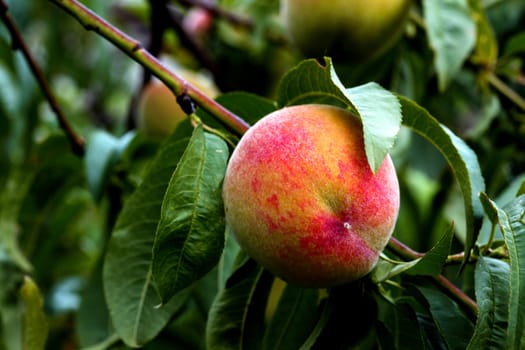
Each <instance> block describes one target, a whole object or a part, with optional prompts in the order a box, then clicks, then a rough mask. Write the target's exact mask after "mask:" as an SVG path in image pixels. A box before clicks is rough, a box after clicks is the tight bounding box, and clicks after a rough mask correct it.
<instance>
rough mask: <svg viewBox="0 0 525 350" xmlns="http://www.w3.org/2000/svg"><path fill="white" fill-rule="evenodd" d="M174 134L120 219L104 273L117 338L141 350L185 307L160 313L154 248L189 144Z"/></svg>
mask: <svg viewBox="0 0 525 350" xmlns="http://www.w3.org/2000/svg"><path fill="white" fill-rule="evenodd" d="M181 136H182V135H178V134H177V133H175V134H174V135H173V136H172V137H171V138H170V139H169V140H168V141H167V143H166V144H165V145H164V146H163V147H162V149H161V150H160V151H159V153H158V155H157V157H156V158H155V160H154V161H153V163H152V165H151V168H150V170H149V171H148V174H147V175H146V177H145V178H144V180H143V182H142V184H141V185H140V186H139V187H138V188H137V190H135V192H134V193H133V194H132V195H131V196H130V198H129V199H128V200H127V202H126V203H125V204H124V207H123V209H122V211H121V213H120V215H119V217H118V220H117V223H116V225H115V228H114V230H113V233H112V236H111V239H110V241H109V244H108V251H107V253H106V257H105V261H104V269H103V283H104V294H105V297H106V301H107V304H108V308H109V311H110V314H111V318H112V321H113V325H114V327H115V330H116V331H117V333H118V335H119V336H120V337H121V338H122V340H123V341H124V342H125V343H126V344H127V345H129V346H134V347H138V346H141V345H143V344H145V343H146V342H147V341H149V340H150V339H152V338H153V337H155V336H156V335H157V334H158V332H160V330H161V329H162V328H163V327H164V326H165V325H166V324H167V323H168V321H169V320H170V318H171V317H172V315H173V313H174V312H175V311H176V310H177V308H179V307H180V305H181V304H182V303H183V301H184V296H183V295H181V298H177V299H174V300H173V301H172V302H170V303H168V304H166V305H164V306H163V307H160V308H158V307H157V306H158V305H159V304H160V303H161V300H160V298H159V296H158V294H157V292H156V290H155V287H154V284H153V281H152V275H151V258H152V248H153V243H154V238H155V230H156V227H157V222H158V221H159V218H160V208H161V204H162V199H163V197H164V192H165V191H166V188H167V186H168V183H169V180H170V178H171V175H172V174H173V172H174V170H175V168H176V166H177V163H178V161H179V159H180V157H181V156H182V154H183V152H184V150H185V148H186V145H187V143H188V139H187V138H180V137H181Z"/></svg>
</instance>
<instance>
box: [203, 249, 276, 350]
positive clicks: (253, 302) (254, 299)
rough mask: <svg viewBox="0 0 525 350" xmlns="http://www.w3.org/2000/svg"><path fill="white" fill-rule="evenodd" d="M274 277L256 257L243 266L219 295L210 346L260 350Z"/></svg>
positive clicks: (210, 319)
mask: <svg viewBox="0 0 525 350" xmlns="http://www.w3.org/2000/svg"><path fill="white" fill-rule="evenodd" d="M272 281H273V277H272V276H271V275H270V274H269V273H268V272H267V271H265V270H264V269H263V268H262V267H260V266H259V265H258V264H257V263H255V262H254V261H253V260H251V259H250V260H248V261H247V262H246V263H244V264H243V265H241V267H239V268H238V269H237V270H236V271H235V272H234V273H233V274H232V275H231V276H230V278H229V279H228V282H227V284H226V287H225V288H224V289H222V290H221V291H220V292H219V293H218V294H217V297H216V298H215V300H214V302H213V304H212V307H211V309H210V313H209V316H208V323H207V328H206V344H207V349H214V350H233V349H250V350H251V349H254V350H256V349H258V348H260V346H261V339H262V337H263V334H262V330H263V328H264V309H265V306H266V299H267V296H268V293H269V291H270V287H271V285H272Z"/></svg>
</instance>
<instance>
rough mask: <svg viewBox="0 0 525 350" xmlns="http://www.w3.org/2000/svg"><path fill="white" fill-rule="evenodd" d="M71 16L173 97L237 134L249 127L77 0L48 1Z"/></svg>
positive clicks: (242, 132)
mask: <svg viewBox="0 0 525 350" xmlns="http://www.w3.org/2000/svg"><path fill="white" fill-rule="evenodd" d="M50 1H51V2H52V3H54V4H56V5H57V6H58V7H60V8H62V9H63V10H64V11H66V12H67V13H68V14H70V15H71V16H72V17H74V18H75V19H76V20H77V21H78V22H79V23H80V24H82V25H83V26H84V27H85V28H86V30H92V31H94V32H96V33H97V34H99V35H100V36H102V37H103V38H105V39H106V40H108V41H109V42H111V43H112V44H113V45H115V46H116V47H118V48H119V49H120V50H122V51H123V52H124V53H126V54H127V55H128V56H130V57H131V58H133V59H134V60H135V61H136V62H138V63H140V64H141V65H142V66H144V67H145V68H147V69H149V70H150V71H151V73H152V74H153V75H155V76H156V77H157V78H159V79H160V80H161V81H162V82H163V83H164V84H166V86H168V87H169V88H170V89H171V90H172V91H173V93H174V94H175V96H181V95H184V94H186V95H188V96H189V97H190V98H191V99H192V100H193V101H194V102H195V103H196V104H197V105H198V106H199V107H201V108H202V109H203V110H205V111H206V112H208V113H210V114H211V115H213V116H214V117H216V118H217V119H219V120H220V121H221V122H223V123H224V124H225V125H227V126H228V127H229V128H231V129H232V130H233V131H234V132H236V133H237V134H238V135H242V134H244V133H245V132H246V131H247V130H248V129H249V127H250V125H249V124H248V123H246V122H245V121H244V120H242V119H241V118H240V117H238V116H237V115H235V114H234V113H232V112H231V111H229V110H228V109H226V108H224V107H223V106H221V105H220V104H219V103H217V102H215V101H214V100H213V99H211V98H210V97H208V96H206V95H205V94H204V93H203V92H201V91H200V90H198V89H196V88H195V87H193V86H192V85H190V84H189V83H188V82H187V81H186V80H184V79H183V78H182V77H180V76H178V75H177V74H175V73H173V72H171V71H170V70H169V69H168V68H166V67H165V66H164V65H163V64H162V63H161V62H159V60H158V59H157V58H156V57H155V56H153V55H152V54H150V53H149V52H148V51H146V50H145V49H144V48H143V47H142V45H141V44H140V43H139V42H138V41H137V40H135V39H133V38H131V37H129V36H127V35H126V34H125V33H123V32H122V31H120V30H119V29H117V28H115V27H114V26H113V25H111V24H110V23H108V22H107V21H105V20H104V19H102V18H100V17H99V16H98V15H97V14H96V13H94V12H93V11H91V10H90V9H89V8H87V7H85V6H84V5H82V4H81V3H79V2H78V1H76V0H50Z"/></svg>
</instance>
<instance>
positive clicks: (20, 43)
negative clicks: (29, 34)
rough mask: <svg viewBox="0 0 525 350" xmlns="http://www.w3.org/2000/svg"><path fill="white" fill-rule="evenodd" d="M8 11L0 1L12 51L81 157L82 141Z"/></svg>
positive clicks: (0, 0)
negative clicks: (20, 57) (19, 56)
mask: <svg viewBox="0 0 525 350" xmlns="http://www.w3.org/2000/svg"><path fill="white" fill-rule="evenodd" d="M8 11H9V8H8V7H7V4H6V3H5V2H4V1H3V0H0V19H1V20H2V22H4V24H5V26H6V27H7V29H8V30H9V33H10V35H11V40H12V46H13V50H20V52H22V55H23V56H24V59H25V60H26V62H27V64H28V65H29V68H30V69H31V72H32V73H33V75H34V77H35V79H36V80H37V82H38V85H39V86H40V89H41V90H42V93H43V94H44V96H45V97H46V99H47V101H48V103H49V106H50V107H51V110H52V111H53V112H54V113H55V116H56V118H57V120H58V124H59V125H60V127H61V128H62V129H63V130H64V132H65V133H66V135H67V137H68V138H69V141H70V142H71V148H72V149H73V152H74V153H75V154H77V155H79V156H83V155H84V151H85V141H84V139H83V138H82V137H80V136H79V135H78V134H77V133H76V132H75V131H74V130H73V127H72V126H71V124H70V123H69V121H68V120H67V118H66V116H65V114H64V113H63V111H62V109H61V108H60V105H59V104H58V102H57V99H56V97H55V94H54V93H53V91H52V89H51V87H50V86H49V84H48V83H47V80H46V79H45V78H44V73H43V72H42V69H41V68H40V66H39V65H38V64H37V62H36V60H35V59H34V58H33V56H32V55H31V52H30V51H29V48H28V47H27V45H26V43H25V41H24V38H23V37H22V35H21V34H20V31H19V30H18V27H17V25H16V23H15V21H14V20H13V18H12V17H11V16H10V14H9V12H8Z"/></svg>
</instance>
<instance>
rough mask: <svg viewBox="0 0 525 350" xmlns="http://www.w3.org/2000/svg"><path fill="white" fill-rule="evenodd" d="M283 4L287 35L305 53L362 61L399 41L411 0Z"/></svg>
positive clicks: (287, 1)
mask: <svg viewBox="0 0 525 350" xmlns="http://www.w3.org/2000/svg"><path fill="white" fill-rule="evenodd" d="M281 4H282V8H281V13H282V14H281V16H282V19H283V22H284V26H285V28H286V31H287V33H288V36H289V38H290V40H291V42H292V43H293V44H294V45H295V46H296V47H297V48H298V49H299V50H300V51H301V52H302V53H303V54H305V55H306V56H317V57H321V56H323V55H328V56H332V57H334V58H336V59H345V60H348V61H352V62H359V61H365V60H367V59H370V58H374V57H376V56H378V55H380V54H381V53H383V52H384V51H386V50H387V49H389V48H391V47H392V46H393V45H394V44H395V43H396V42H397V41H398V39H399V38H400V36H401V34H402V33H403V30H404V27H405V23H406V20H407V18H408V14H409V10H410V6H411V0H334V1H323V0H283V1H281Z"/></svg>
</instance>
